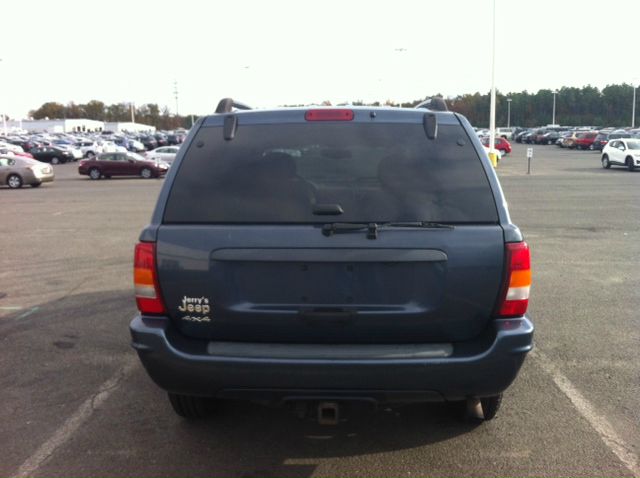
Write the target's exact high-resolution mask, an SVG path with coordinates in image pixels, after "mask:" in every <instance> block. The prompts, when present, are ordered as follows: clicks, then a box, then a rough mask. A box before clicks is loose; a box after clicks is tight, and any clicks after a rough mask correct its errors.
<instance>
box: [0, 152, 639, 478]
mask: <svg viewBox="0 0 640 478" xmlns="http://www.w3.org/2000/svg"><path fill="white" fill-rule="evenodd" d="M525 149H526V148H525V147H523V146H521V145H517V144H516V145H514V152H513V153H512V154H511V155H509V156H507V157H506V158H505V159H503V160H502V161H501V163H500V165H499V168H498V173H499V176H500V179H501V183H502V186H503V189H504V190H505V193H506V196H507V199H508V201H509V207H510V211H511V216H512V219H513V221H514V222H515V223H516V224H518V225H519V226H520V227H521V229H522V230H523V232H524V234H525V238H526V239H527V241H528V242H529V243H530V245H531V250H532V266H533V281H534V282H533V288H532V299H531V303H530V314H531V317H532V318H533V320H534V322H535V324H536V327H537V330H536V349H535V352H534V353H533V354H531V355H530V356H529V357H528V359H527V361H526V362H525V365H524V367H523V370H522V372H521V373H520V375H519V377H518V378H517V380H516V382H515V383H514V385H513V386H512V387H511V388H510V389H509V390H508V391H507V392H506V394H505V401H504V403H503V408H502V409H501V411H500V413H499V415H498V417H497V418H496V419H495V420H494V421H492V422H488V423H485V424H480V425H478V424H474V423H467V422H464V421H460V420H458V419H457V418H456V416H455V415H454V414H453V413H452V412H451V410H450V409H449V408H448V407H446V406H444V405H439V404H434V405H429V406H425V405H411V406H407V407H403V408H398V409H391V410H379V411H377V412H373V411H370V410H367V409H360V408H355V409H353V410H351V411H350V412H351V413H350V414H349V415H348V417H347V420H346V421H344V422H342V423H340V424H339V425H338V426H335V427H326V426H321V425H318V424H317V423H315V422H313V421H311V420H303V419H299V418H297V417H295V416H294V415H293V414H291V413H290V412H288V411H286V410H280V409H268V408H263V407H261V406H259V405H254V404H248V403H229V404H226V405H225V406H224V407H223V408H222V409H221V410H220V411H219V413H218V414H217V415H216V416H214V417H212V418H210V419H207V420H204V421H201V422H196V423H192V422H186V421H184V420H182V419H180V418H179V417H177V416H176V415H174V413H173V411H172V410H171V409H170V406H169V403H168V400H167V399H166V396H165V394H164V393H163V392H162V391H161V390H160V389H158V388H157V387H156V386H155V385H154V384H153V383H152V382H151V381H150V379H149V378H148V377H147V375H146V373H145V372H144V370H143V369H142V366H141V365H140V363H139V361H138V360H137V357H136V356H135V354H134V352H133V350H132V349H131V348H130V346H129V333H128V328H127V327H128V323H129V321H130V320H131V318H132V317H133V315H134V314H135V310H136V309H135V302H134V300H133V296H132V286H131V274H132V255H133V246H134V244H135V242H136V240H137V236H138V234H139V232H140V230H141V228H142V227H143V226H144V225H145V224H146V223H147V221H148V220H149V218H150V215H151V211H152V208H153V206H154V204H155V200H156V197H157V194H158V191H159V189H160V186H161V184H162V180H158V179H151V180H143V179H112V180H101V181H90V180H88V179H87V178H86V177H81V176H79V175H78V174H77V165H76V164H64V165H59V166H55V172H56V181H55V182H54V183H52V184H46V185H44V186H42V187H40V188H38V189H31V188H23V189H22V190H9V189H6V188H3V189H0V224H2V226H1V229H2V234H0V247H1V248H2V251H3V253H2V268H1V269H0V363H2V366H1V368H0V370H1V371H2V372H1V374H0V403H2V406H1V407H0V423H2V426H0V443H1V444H2V446H1V447H0V476H81V475H82V476H96V475H100V476H133V475H135V476H178V475H179V476H204V475H218V476H220V475H224V476H240V477H258V476H343V475H350V476H410V475H455V476H462V475H475V476H479V475H484V476H504V475H536V476H559V475H569V476H593V475H607V476H640V462H639V461H638V456H639V455H640V426H639V424H640V314H638V310H640V288H639V287H638V284H639V283H640V247H639V244H640V220H639V219H640V171H636V172H633V173H631V172H628V171H626V170H625V169H623V168H620V169H611V170H603V169H602V168H601V167H600V163H599V154H598V153H597V152H587V151H584V152H583V151H568V150H561V149H559V148H557V147H555V146H537V147H535V148H534V159H533V164H532V174H531V175H527V174H526V171H527V164H526V158H525Z"/></svg>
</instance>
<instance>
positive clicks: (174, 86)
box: [173, 80, 178, 117]
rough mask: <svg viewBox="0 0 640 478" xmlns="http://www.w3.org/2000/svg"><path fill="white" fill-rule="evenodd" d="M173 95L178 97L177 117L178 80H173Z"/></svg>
mask: <svg viewBox="0 0 640 478" xmlns="http://www.w3.org/2000/svg"><path fill="white" fill-rule="evenodd" d="M173 96H174V98H175V99H176V117H177V116H178V80H175V81H174V82H173Z"/></svg>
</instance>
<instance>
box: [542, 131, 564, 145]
mask: <svg viewBox="0 0 640 478" xmlns="http://www.w3.org/2000/svg"><path fill="white" fill-rule="evenodd" d="M558 138H560V133H559V132H558V131H547V132H546V133H545V134H543V135H542V136H541V137H540V138H539V140H538V144H556V141H558Z"/></svg>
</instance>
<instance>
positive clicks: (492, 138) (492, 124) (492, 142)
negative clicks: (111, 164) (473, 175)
mask: <svg viewBox="0 0 640 478" xmlns="http://www.w3.org/2000/svg"><path fill="white" fill-rule="evenodd" d="M492 34H493V42H492V44H491V106H490V107H489V159H491V164H492V165H493V167H494V168H495V167H496V166H497V165H498V154H497V153H496V0H493V27H492Z"/></svg>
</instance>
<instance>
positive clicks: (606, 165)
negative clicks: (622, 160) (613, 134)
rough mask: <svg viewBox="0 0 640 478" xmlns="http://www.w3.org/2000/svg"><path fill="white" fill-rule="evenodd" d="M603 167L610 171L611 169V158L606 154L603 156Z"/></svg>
mask: <svg viewBox="0 0 640 478" xmlns="http://www.w3.org/2000/svg"><path fill="white" fill-rule="evenodd" d="M602 167H603V168H604V169H609V168H610V167H611V162H610V161H609V156H607V155H606V154H605V155H603V156H602Z"/></svg>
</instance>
